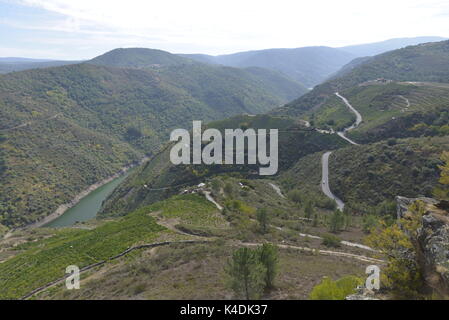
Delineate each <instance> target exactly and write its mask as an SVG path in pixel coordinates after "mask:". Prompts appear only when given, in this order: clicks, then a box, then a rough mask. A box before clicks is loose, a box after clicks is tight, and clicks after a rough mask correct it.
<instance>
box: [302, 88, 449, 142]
mask: <svg viewBox="0 0 449 320" xmlns="http://www.w3.org/2000/svg"><path fill="white" fill-rule="evenodd" d="M342 94H343V96H345V97H346V98H347V99H348V100H349V101H350V103H351V104H352V105H353V106H355V107H356V108H357V110H358V111H359V112H360V113H361V114H362V117H363V123H362V124H361V125H360V127H358V128H357V129H354V130H353V131H352V132H351V133H350V134H348V136H349V137H354V138H357V136H359V135H360V134H363V133H366V132H367V131H369V130H372V129H374V128H376V127H379V126H381V125H383V124H385V123H387V122H390V121H395V120H397V119H398V118H401V117H408V116H410V115H412V114H416V113H430V112H436V111H438V112H440V111H441V110H448V111H449V86H447V85H444V84H443V85H442V84H438V83H417V82H413V83H412V82H393V83H388V84H372V83H367V84H363V85H360V86H356V87H353V88H351V89H349V90H345V91H343V92H342ZM307 119H308V120H309V121H310V120H313V121H314V124H315V126H317V127H319V128H328V127H332V128H333V129H334V130H339V129H341V128H343V127H345V126H346V125H348V124H350V123H352V122H353V121H354V115H353V114H352V113H351V112H350V111H349V110H348V108H347V107H346V106H345V105H344V104H343V103H342V102H341V100H339V99H338V98H337V97H332V98H330V99H329V100H328V101H327V102H326V103H325V104H324V105H323V106H322V107H321V108H320V109H319V110H317V111H314V112H310V113H309V114H308V115H307Z"/></svg>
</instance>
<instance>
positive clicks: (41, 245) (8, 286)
mask: <svg viewBox="0 0 449 320" xmlns="http://www.w3.org/2000/svg"><path fill="white" fill-rule="evenodd" d="M164 229H165V228H163V227H162V226H160V225H157V224H156V223H155V220H154V218H151V217H150V216H149V215H148V210H147V209H146V208H144V209H141V210H138V211H136V212H134V213H131V214H129V215H128V216H126V217H124V218H122V219H119V220H117V221H113V222H106V223H104V224H103V225H101V226H99V227H97V228H95V229H93V230H83V229H61V230H58V231H56V233H55V235H54V236H52V237H50V238H48V239H45V240H42V241H39V242H27V243H24V244H22V245H19V246H18V247H17V248H16V250H20V251H23V252H22V253H19V254H18V255H17V256H15V257H13V258H11V259H9V260H7V261H5V262H3V263H1V264H0V287H1V288H2V290H1V292H0V298H1V299H17V298H20V297H22V296H23V295H25V294H27V293H29V292H31V291H32V290H33V289H36V288H38V287H39V286H42V285H45V284H47V283H49V282H50V281H53V280H56V279H58V278H61V277H63V276H64V275H65V268H66V267H67V266H69V265H77V266H78V267H79V268H83V267H85V266H87V265H90V264H93V263H97V262H100V261H103V260H107V259H109V258H111V257H113V256H115V255H117V254H119V253H121V252H123V251H124V250H126V249H128V248H129V247H131V246H132V245H135V244H142V243H151V242H154V241H155V239H156V238H157V237H158V236H159V235H160V234H161V232H162V231H163V230H164Z"/></svg>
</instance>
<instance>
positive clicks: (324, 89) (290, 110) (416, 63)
mask: <svg viewBox="0 0 449 320" xmlns="http://www.w3.org/2000/svg"><path fill="white" fill-rule="evenodd" d="M448 63H449V41H442V42H435V43H426V44H421V45H417V46H410V47H406V48H403V49H399V50H395V51H391V52H387V53H384V54H381V55H378V56H375V57H373V58H371V59H368V60H366V61H364V62H363V63H361V64H359V65H357V66H355V67H354V68H352V69H351V71H350V72H346V73H344V75H343V76H341V77H339V78H335V79H332V80H330V81H327V82H325V83H323V84H321V85H319V86H317V87H315V88H314V90H312V91H311V92H309V93H308V94H306V95H304V96H302V97H300V98H299V99H297V100H296V101H293V102H291V103H289V104H287V105H286V106H284V107H282V108H279V109H276V110H274V111H273V113H274V114H278V115H279V114H283V115H291V116H300V115H302V114H304V113H305V112H307V111H309V110H314V109H317V108H319V107H320V106H321V105H322V104H323V103H325V102H326V100H327V99H328V98H329V97H331V96H332V95H333V93H334V92H336V91H342V90H345V89H348V88H351V87H354V86H356V85H358V84H361V83H364V82H366V81H370V80H375V79H379V78H384V79H388V80H395V81H418V82H441V83H448V82H449V70H448V69H447V65H448Z"/></svg>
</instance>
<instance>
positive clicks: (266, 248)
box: [258, 243, 279, 289]
mask: <svg viewBox="0 0 449 320" xmlns="http://www.w3.org/2000/svg"><path fill="white" fill-rule="evenodd" d="M258 251H259V252H258V253H259V260H260V262H261V263H262V265H263V266H264V267H265V270H266V271H265V289H272V288H273V287H274V280H275V278H276V275H277V273H278V269H279V267H278V263H279V255H278V248H277V246H275V245H273V244H271V243H264V244H263V245H262V246H260V247H259V249H258Z"/></svg>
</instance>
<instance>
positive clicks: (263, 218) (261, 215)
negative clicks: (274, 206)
mask: <svg viewBox="0 0 449 320" xmlns="http://www.w3.org/2000/svg"><path fill="white" fill-rule="evenodd" d="M256 217H257V221H258V222H259V225H260V230H261V232H262V233H266V232H267V229H268V224H269V217H268V212H267V209H266V208H260V209H258V210H257V212H256Z"/></svg>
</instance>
